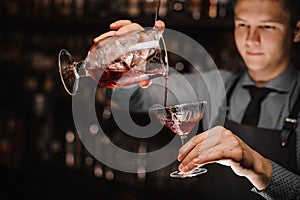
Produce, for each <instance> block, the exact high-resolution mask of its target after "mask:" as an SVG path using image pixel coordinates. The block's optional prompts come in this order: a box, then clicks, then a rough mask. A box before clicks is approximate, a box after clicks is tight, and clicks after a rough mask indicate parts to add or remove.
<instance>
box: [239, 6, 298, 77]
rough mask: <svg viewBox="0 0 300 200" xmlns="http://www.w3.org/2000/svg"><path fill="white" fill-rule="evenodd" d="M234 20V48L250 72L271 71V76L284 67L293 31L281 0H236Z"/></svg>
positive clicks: (264, 72) (269, 72) (269, 73)
mask: <svg viewBox="0 0 300 200" xmlns="http://www.w3.org/2000/svg"><path fill="white" fill-rule="evenodd" d="M234 21H235V32H234V37H235V42H236V45H237V49H238V51H239V53H240V54H241V56H242V58H243V59H244V62H245V64H246V66H247V68H248V69H249V72H250V75H251V74H252V75H255V74H256V75H258V74H260V76H264V75H271V74H273V78H274V76H277V75H278V74H279V73H281V72H282V71H283V70H284V69H285V68H286V67H287V65H288V64H289V61H290V54H291V46H292V32H293V31H292V30H291V28H290V19H289V16H288V14H287V13H286V11H284V10H283V7H282V4H281V3H280V2H278V1H274V0H238V2H237V4H236V6H235V20H234ZM270 78H272V77H270Z"/></svg>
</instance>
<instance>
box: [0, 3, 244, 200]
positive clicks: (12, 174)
mask: <svg viewBox="0 0 300 200" xmlns="http://www.w3.org/2000/svg"><path fill="white" fill-rule="evenodd" d="M156 6H157V0H109V1H108V0H24V1H23V0H1V1H0V23H1V28H0V30H1V31H0V65H1V66H0V67H1V78H0V82H1V87H2V89H1V90H2V91H1V98H0V179H1V181H0V183H1V186H0V199H18V198H20V197H24V198H25V197H27V198H31V199H87V198H93V199H96V198H98V199H102V198H110V199H152V198H155V197H156V198H157V197H160V198H164V197H165V198H174V197H180V196H181V195H182V196H185V197H184V198H185V199H188V198H191V197H192V195H191V193H190V192H194V191H197V189H198V188H197V186H196V185H197V178H193V179H190V180H174V179H170V178H169V172H170V171H171V169H175V168H176V167H177V164H178V163H176V162H175V163H174V164H172V165H171V166H167V167H166V168H165V169H161V170H158V171H155V172H151V173H145V168H141V171H140V172H137V173H135V174H129V173H123V172H119V171H116V170H114V169H111V168H110V167H108V166H105V165H104V164H102V163H100V162H98V161H97V160H96V159H94V157H93V156H92V155H90V154H89V152H88V151H87V150H86V149H85V147H84V146H83V145H82V143H81V141H80V139H79V137H78V134H77V132H76V130H75V127H74V124H73V117H72V107H71V106H72V98H71V97H70V96H69V95H68V94H67V93H66V92H65V90H64V88H63V85H62V83H61V81H60V78H59V73H58V64H57V56H58V52H59V51H60V49H62V48H66V49H68V50H70V52H71V53H72V55H73V56H74V58H75V60H81V59H83V58H84V57H85V56H86V53H87V52H88V50H89V48H90V46H91V45H92V44H93V38H95V37H96V36H98V35H100V34H101V33H103V32H105V31H108V30H109V24H110V23H111V22H113V21H115V20H117V19H131V20H132V21H135V22H138V23H140V24H141V25H143V26H153V23H154V15H155V11H156ZM159 19H161V20H164V21H165V23H166V24H167V28H170V29H174V30H177V31H180V32H183V33H185V34H187V35H188V36H190V37H192V38H193V39H195V40H196V41H198V42H199V43H200V44H201V45H202V46H203V47H204V48H205V49H206V50H207V51H208V52H209V54H210V55H211V57H212V58H213V59H214V61H215V63H216V64H217V66H218V67H219V68H227V69H233V70H238V69H240V68H241V65H240V63H239V61H238V58H237V55H236V51H235V47H234V43H233V38H232V28H233V26H232V8H231V0H161V7H160V12H159ZM191 51H192V50H191ZM169 62H170V67H173V68H174V69H176V70H177V71H179V72H182V73H184V72H188V71H189V64H188V63H187V62H186V61H185V60H183V59H181V58H179V57H176V56H175V55H170V56H169ZM97 103H98V105H97V107H98V109H99V110H98V111H99V118H100V119H99V121H101V123H103V126H105V130H106V131H107V133H108V135H109V136H110V137H111V140H114V141H115V142H118V143H119V145H120V146H124V148H126V146H131V147H132V148H134V150H135V151H137V152H147V151H150V150H151V148H153V146H155V145H154V144H155V142H156V140H158V141H160V143H161V142H162V141H168V139H169V138H171V137H173V134H172V133H170V132H169V131H168V130H163V131H162V132H165V133H164V134H159V136H157V137H156V138H154V139H153V138H152V139H151V141H148V140H137V139H133V138H126V136H125V134H124V133H123V132H122V131H121V130H119V129H118V127H117V126H116V125H115V124H114V122H113V119H112V116H111V111H110V107H109V105H108V104H107V102H106V101H105V100H103V99H101V95H100V97H99V99H98V101H97ZM139 119H142V118H139ZM140 123H143V120H142V121H141V122H140ZM91 131H92V129H91ZM106 142H109V141H108V140H107V138H99V140H97V141H95V144H96V145H97V144H98V145H101V144H102V143H106ZM104 153H105V152H104ZM139 163H142V164H141V165H143V166H144V165H145V163H143V162H139ZM179 190H180V191H181V192H179Z"/></svg>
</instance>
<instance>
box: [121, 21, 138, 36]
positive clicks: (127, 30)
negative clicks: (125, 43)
mask: <svg viewBox="0 0 300 200" xmlns="http://www.w3.org/2000/svg"><path fill="white" fill-rule="evenodd" d="M143 29H144V28H143V27H142V26H141V25H139V24H137V23H131V24H129V25H126V26H122V27H121V28H120V29H119V30H118V31H117V32H116V35H118V36H120V35H125V34H127V33H131V32H135V31H141V30H143Z"/></svg>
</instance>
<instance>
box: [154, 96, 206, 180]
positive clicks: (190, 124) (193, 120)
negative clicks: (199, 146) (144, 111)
mask: <svg viewBox="0 0 300 200" xmlns="http://www.w3.org/2000/svg"><path fill="white" fill-rule="evenodd" d="M206 104H207V102H206V101H200V102H195V103H185V104H179V105H173V106H167V107H159V108H157V107H156V108H153V109H152V111H153V113H154V114H155V116H156V118H157V119H158V120H159V122H160V123H162V124H163V125H164V126H166V127H168V128H169V129H171V130H172V131H173V132H174V133H176V134H177V135H179V136H180V137H181V142H182V145H184V144H185V143H186V141H187V136H188V134H189V133H190V132H191V131H192V129H193V128H194V127H195V126H196V125H197V124H198V123H199V122H200V120H201V119H202V118H203V115H204V111H205V107H206ZM206 172H207V169H205V168H201V167H198V168H196V169H195V170H193V171H190V172H188V173H182V172H181V171H174V172H172V173H171V174H170V176H171V177H176V178H186V177H193V176H197V175H200V174H204V173H206Z"/></svg>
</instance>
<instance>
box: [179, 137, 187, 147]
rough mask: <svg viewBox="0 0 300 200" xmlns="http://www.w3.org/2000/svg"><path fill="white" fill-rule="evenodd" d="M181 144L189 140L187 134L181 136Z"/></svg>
mask: <svg viewBox="0 0 300 200" xmlns="http://www.w3.org/2000/svg"><path fill="white" fill-rule="evenodd" d="M180 138H181V144H182V145H184V144H185V143H186V142H187V141H188V138H187V136H181V137H180Z"/></svg>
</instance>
